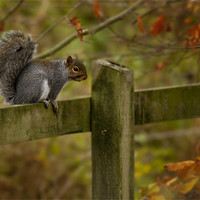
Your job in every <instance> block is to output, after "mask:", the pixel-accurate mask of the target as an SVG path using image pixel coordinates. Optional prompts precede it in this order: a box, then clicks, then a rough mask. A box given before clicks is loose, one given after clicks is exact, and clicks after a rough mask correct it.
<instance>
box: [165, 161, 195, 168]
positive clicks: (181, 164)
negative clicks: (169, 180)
mask: <svg viewBox="0 0 200 200" xmlns="http://www.w3.org/2000/svg"><path fill="white" fill-rule="evenodd" d="M195 162H196V161H193V160H187V161H183V162H176V163H169V164H167V165H165V166H164V167H165V169H167V170H168V171H179V170H183V169H185V168H187V167H191V166H192V165H194V163H195Z"/></svg>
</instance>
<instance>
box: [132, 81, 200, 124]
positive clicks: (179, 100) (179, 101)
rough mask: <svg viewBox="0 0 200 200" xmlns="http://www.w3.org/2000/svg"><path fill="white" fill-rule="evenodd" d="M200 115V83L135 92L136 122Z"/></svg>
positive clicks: (142, 122) (144, 122)
mask: <svg viewBox="0 0 200 200" xmlns="http://www.w3.org/2000/svg"><path fill="white" fill-rule="evenodd" d="M195 117H200V84H193V85H187V86H179V87H171V88H170V87H168V88H156V89H149V90H140V91H137V92H135V124H146V123H152V122H161V121H169V120H178V119H187V118H195Z"/></svg>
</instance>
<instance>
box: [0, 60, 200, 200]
mask: <svg viewBox="0 0 200 200" xmlns="http://www.w3.org/2000/svg"><path fill="white" fill-rule="evenodd" d="M92 78H93V79H92V97H86V98H80V99H74V100H67V101H60V102H59V113H58V114H57V115H56V114H54V113H53V111H52V109H45V108H44V106H43V105H42V104H32V105H17V106H9V107H5V108H1V109H0V144H9V143H14V142H21V141H29V140H36V139H41V138H49V137H54V136H60V135H65V134H72V133H84V132H92V134H91V135H92V193H93V194H92V195H93V199H125V200H127V199H133V198H134V197H133V195H134V192H133V183H134V126H135V125H138V124H146V123H153V122H161V121H168V120H175V119H176V120H177V119H186V118H195V117H199V116H200V84H196V85H188V86H181V87H170V88H158V89H148V90H140V91H134V79H133V71H132V70H131V69H129V68H127V67H125V66H120V65H118V64H115V63H111V62H108V61H105V60H98V61H96V62H95V63H94V64H93V67H92Z"/></svg>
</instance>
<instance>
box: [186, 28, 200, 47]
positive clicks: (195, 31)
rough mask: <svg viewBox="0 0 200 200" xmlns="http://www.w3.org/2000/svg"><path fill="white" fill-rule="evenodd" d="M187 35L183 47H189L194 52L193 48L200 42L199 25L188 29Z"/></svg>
mask: <svg viewBox="0 0 200 200" xmlns="http://www.w3.org/2000/svg"><path fill="white" fill-rule="evenodd" d="M187 35H188V37H187V38H186V41H185V43H184V47H185V48H187V47H189V46H190V47H191V48H192V49H193V50H194V49H195V46H196V45H197V44H199V41H200V24H197V25H194V26H192V27H190V29H189V30H188V32H187Z"/></svg>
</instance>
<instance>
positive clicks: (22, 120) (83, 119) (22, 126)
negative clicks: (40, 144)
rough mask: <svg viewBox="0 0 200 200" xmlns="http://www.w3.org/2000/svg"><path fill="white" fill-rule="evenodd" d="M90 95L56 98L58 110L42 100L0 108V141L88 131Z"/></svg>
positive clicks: (32, 138)
mask: <svg viewBox="0 0 200 200" xmlns="http://www.w3.org/2000/svg"><path fill="white" fill-rule="evenodd" d="M90 99H91V98H89V97H88V98H82V99H74V100H67V101H60V102H59V113H58V115H56V114H55V113H54V112H53V111H52V108H51V107H50V108H49V109H46V108H45V107H44V105H43V104H41V103H40V104H31V105H16V106H10V107H7V108H1V109H0V144H8V143H14V142H20V141H27V140H35V139H40V138H48V137H53V136H58V135H64V134H70V133H81V132H88V131H90Z"/></svg>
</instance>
